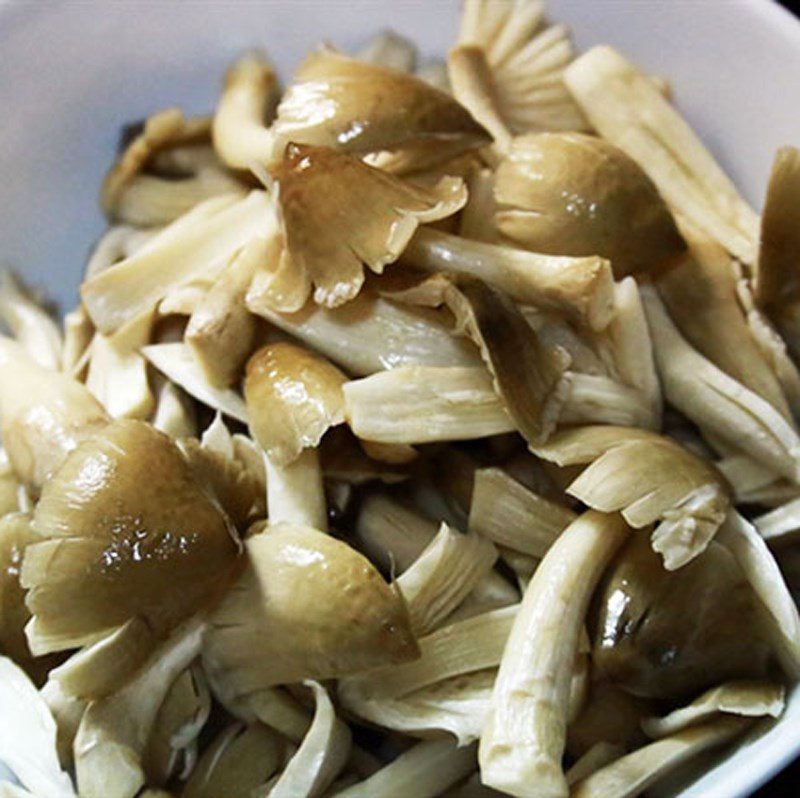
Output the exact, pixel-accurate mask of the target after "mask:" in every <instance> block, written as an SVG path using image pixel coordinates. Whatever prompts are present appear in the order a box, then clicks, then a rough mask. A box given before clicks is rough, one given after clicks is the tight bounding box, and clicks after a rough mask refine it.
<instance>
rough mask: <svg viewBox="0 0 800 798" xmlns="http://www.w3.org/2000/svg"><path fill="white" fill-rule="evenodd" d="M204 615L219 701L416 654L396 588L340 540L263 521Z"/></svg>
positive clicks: (209, 665)
mask: <svg viewBox="0 0 800 798" xmlns="http://www.w3.org/2000/svg"><path fill="white" fill-rule="evenodd" d="M245 547H246V550H247V553H248V566H247V568H246V569H245V571H244V573H243V574H242V576H241V577H240V579H239V580H238V582H237V583H236V584H235V585H234V586H233V588H232V589H231V590H230V591H229V592H228V593H227V595H226V596H225V597H224V599H223V600H222V603H221V604H220V606H219V608H218V609H217V610H216V611H215V612H214V614H213V615H212V617H211V621H210V628H209V631H208V633H207V634H206V640H205V647H204V653H203V658H204V664H205V668H206V670H207V672H208V673H209V675H210V677H211V680H212V684H217V685H219V686H220V688H221V690H222V691H223V692H224V693H225V695H226V696H227V697H228V701H232V702H234V703H235V702H236V701H237V700H239V698H241V697H245V696H249V695H250V694H253V693H257V692H262V691H264V690H266V689H267V688H270V687H273V686H275V685H280V684H291V683H295V682H298V681H302V680H303V679H310V678H316V679H326V678H333V677H337V676H341V675H344V674H347V673H352V672H355V671H360V670H363V669H366V668H370V667H375V666H376V665H379V664H382V663H386V662H400V661H405V660H407V659H409V658H412V657H414V656H416V654H417V644H416V641H415V639H414V636H413V634H412V632H411V629H410V625H409V619H408V611H407V609H406V607H405V603H404V602H403V600H402V597H401V596H400V595H399V593H398V592H397V591H396V590H393V589H392V588H391V587H390V586H389V585H387V584H386V583H385V582H384V581H383V578H382V577H381V576H380V574H379V573H378V572H377V570H375V568H374V567H373V566H372V565H371V564H370V563H369V561H368V560H366V559H365V558H364V557H362V556H361V555H360V554H358V553H357V552H355V551H354V550H353V549H351V548H350V547H349V546H347V545H346V544H345V543H342V542H341V541H338V540H335V539H334V538H332V537H329V536H327V535H325V534H324V533H322V532H319V531H317V530H314V529H311V528H306V527H299V526H292V525H290V524H278V525H271V526H270V527H269V528H268V529H267V530H266V531H264V532H259V533H256V534H251V535H250V536H249V537H248V538H247V540H246V541H245Z"/></svg>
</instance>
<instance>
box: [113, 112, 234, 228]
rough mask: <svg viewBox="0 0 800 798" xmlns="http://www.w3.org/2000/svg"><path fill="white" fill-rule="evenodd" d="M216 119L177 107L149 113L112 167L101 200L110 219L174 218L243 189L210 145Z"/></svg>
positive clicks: (138, 221)
mask: <svg viewBox="0 0 800 798" xmlns="http://www.w3.org/2000/svg"><path fill="white" fill-rule="evenodd" d="M210 132H211V120H210V119H209V118H208V117H197V118H194V119H186V118H185V117H184V116H183V114H182V113H181V111H180V110H179V109H177V108H168V109H166V110H165V111H161V112H160V113H157V114H154V115H153V116H151V117H149V118H148V119H147V120H146V121H145V122H144V125H143V127H142V131H141V133H139V135H137V136H135V137H134V138H133V140H132V141H131V142H130V143H129V144H128V146H127V148H126V149H125V151H124V152H123V153H122V155H121V156H120V158H119V160H118V161H117V162H116V163H115V164H114V166H113V167H112V168H111V169H110V170H109V172H108V174H107V175H106V177H105V180H104V181H103V186H102V189H101V192H100V205H101V206H102V208H103V211H104V212H105V214H106V215H107V216H108V217H109V219H112V220H115V221H122V222H127V223H129V224H134V225H142V226H149V225H159V224H165V223H167V222H171V221H172V220H173V219H176V218H177V217H178V216H180V215H181V214H182V213H184V212H186V211H188V210H190V209H191V208H192V207H194V206H195V205H197V204H198V203H200V202H202V201H203V200H206V199H209V198H210V197H213V196H216V195H218V194H226V193H229V192H231V191H233V192H239V193H243V191H244V187H243V186H242V184H241V183H240V182H239V181H238V180H236V179H235V178H234V177H233V176H232V175H230V174H229V173H227V172H226V171H225V169H224V168H222V166H221V165H220V164H219V162H218V161H217V160H216V158H215V157H214V153H213V151H212V150H211V148H210V147H209V146H208V144H209V139H210Z"/></svg>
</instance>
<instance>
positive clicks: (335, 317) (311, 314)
mask: <svg viewBox="0 0 800 798" xmlns="http://www.w3.org/2000/svg"><path fill="white" fill-rule="evenodd" d="M247 303H248V307H249V308H250V309H251V310H252V311H253V312H254V313H257V314H259V315H261V316H263V317H264V318H265V319H267V321H269V322H270V323H271V324H274V325H275V326H276V327H278V328H279V329H281V330H283V331H284V332H287V333H289V334H290V335H293V336H294V337H295V338H297V339H299V340H300V341H301V342H302V343H304V344H306V345H307V346H309V347H312V348H314V349H316V350H317V351H318V352H320V353H321V354H323V355H325V356H326V357H328V358H330V359H331V360H332V361H333V362H335V363H338V364H339V365H340V366H341V367H342V368H344V369H345V370H347V371H348V372H349V373H350V374H354V375H356V376H365V375H367V374H373V373H375V372H376V371H383V370H384V369H392V368H397V367H398V366H407V365H413V364H418V365H420V366H450V365H453V366H476V365H478V364H479V363H480V357H479V355H478V353H477V351H476V350H475V347H473V346H472V345H471V344H470V343H469V342H467V341H463V340H459V339H458V338H456V337H455V336H454V335H453V334H452V333H451V331H450V322H449V318H448V315H447V312H446V311H436V310H433V309H431V308H416V307H408V306H406V305H403V304H400V303H399V302H394V301H392V300H391V299H383V298H381V297H379V296H376V295H375V294H374V293H373V292H372V291H371V290H370V289H369V288H365V289H363V290H362V291H361V293H360V294H359V295H358V296H357V297H356V298H355V299H353V300H352V301H350V302H348V303H347V304H345V305H341V306H340V307H338V308H324V307H320V306H319V305H315V304H314V303H312V302H310V303H308V304H307V305H306V306H305V307H304V308H303V309H302V310H299V311H298V312H297V313H278V312H276V311H274V310H273V309H272V308H270V307H268V306H266V305H263V304H261V303H259V304H258V305H256V304H254V303H253V298H252V297H251V295H248V297H247Z"/></svg>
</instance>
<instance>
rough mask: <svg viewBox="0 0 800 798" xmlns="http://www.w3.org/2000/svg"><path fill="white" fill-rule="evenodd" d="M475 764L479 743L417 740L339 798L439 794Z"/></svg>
mask: <svg viewBox="0 0 800 798" xmlns="http://www.w3.org/2000/svg"><path fill="white" fill-rule="evenodd" d="M474 767H475V747H474V746H464V747H463V748H459V747H458V746H457V745H456V744H455V743H454V742H453V741H452V740H429V741H427V742H421V743H417V744H416V745H415V746H413V747H412V748H410V749H408V750H407V751H405V752H404V753H402V754H400V756H398V757H397V759H395V760H394V761H393V762H392V763H391V764H389V765H386V766H385V767H383V768H381V769H380V770H379V771H378V772H377V773H375V774H374V775H372V776H370V778H368V779H366V780H365V781H362V782H359V783H358V784H354V785H353V786H352V787H348V788H346V789H344V790H342V791H340V792H337V793H336V794H335V795H336V798H392V796H395V795H411V794H414V795H418V796H429V795H439V794H441V792H442V791H443V790H446V789H447V788H448V787H451V786H452V785H453V784H456V783H457V782H458V781H460V780H461V779H463V778H464V777H465V776H467V775H468V774H469V773H471V772H472V770H473V769H474Z"/></svg>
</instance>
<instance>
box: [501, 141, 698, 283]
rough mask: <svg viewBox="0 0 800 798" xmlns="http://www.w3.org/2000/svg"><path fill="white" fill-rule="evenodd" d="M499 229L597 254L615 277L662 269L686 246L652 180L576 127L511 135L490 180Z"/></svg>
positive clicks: (541, 244)
mask: <svg viewBox="0 0 800 798" xmlns="http://www.w3.org/2000/svg"><path fill="white" fill-rule="evenodd" d="M494 192H495V199H496V201H497V205H498V209H497V211H496V213H495V216H494V222H495V225H496V226H497V228H498V230H499V231H500V232H501V233H502V234H503V235H505V236H507V237H508V238H510V239H512V240H513V241H514V242H516V243H517V244H518V245H521V246H522V247H524V248H525V249H530V250H532V251H535V252H544V253H547V254H549V255H573V256H580V255H583V256H587V255H600V256H601V257H604V258H607V259H608V260H610V261H611V266H612V268H613V270H614V276H615V277H616V278H617V279H620V278H622V277H625V276H626V275H628V274H637V275H643V274H652V273H659V272H661V271H665V270H668V269H669V268H670V267H671V266H673V265H674V264H675V263H676V262H678V259H679V258H680V257H681V256H682V255H683V253H684V252H685V250H686V244H685V242H684V241H683V238H682V237H681V235H680V233H679V232H678V228H677V227H676V225H675V222H674V220H673V219H672V215H671V214H670V211H669V209H668V208H667V206H666V204H665V203H664V200H663V199H661V196H660V195H659V193H658V191H657V189H656V187H655V185H654V184H653V182H652V181H651V180H650V178H649V177H648V176H647V174H646V173H645V172H644V171H643V170H642V169H641V167H640V166H639V165H638V164H637V163H636V162H635V161H634V160H633V159H632V158H630V157H629V156H628V155H626V154H625V153H624V152H623V151H622V150H620V149H619V148H617V147H615V146H614V145H613V144H610V143H609V142H606V141H603V140H602V139H599V138H595V137H594V136H588V135H584V134H581V133H539V134H529V135H526V136H520V137H518V138H516V139H514V140H513V142H512V143H511V145H510V147H509V150H508V152H507V154H506V155H505V157H504V158H503V160H502V161H501V162H500V165H499V166H498V168H497V172H496V174H495V182H494Z"/></svg>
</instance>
